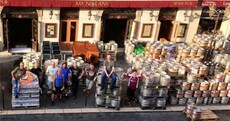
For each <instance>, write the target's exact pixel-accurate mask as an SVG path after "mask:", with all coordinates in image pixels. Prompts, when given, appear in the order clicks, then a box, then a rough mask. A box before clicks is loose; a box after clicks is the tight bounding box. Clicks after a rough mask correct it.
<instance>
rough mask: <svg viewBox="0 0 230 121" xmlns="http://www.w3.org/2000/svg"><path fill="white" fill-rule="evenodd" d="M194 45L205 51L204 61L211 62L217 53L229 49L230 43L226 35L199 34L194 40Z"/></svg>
mask: <svg viewBox="0 0 230 121" xmlns="http://www.w3.org/2000/svg"><path fill="white" fill-rule="evenodd" d="M193 43H194V44H196V45H198V46H199V47H202V48H203V49H204V50H205V55H204V60H210V59H212V57H213V55H214V54H215V53H219V52H220V51H224V50H227V49H228V48H229V46H228V45H229V41H228V40H227V39H226V38H225V37H224V35H219V34H215V35H213V34H211V35H208V34H197V35H195V36H194V38H193Z"/></svg>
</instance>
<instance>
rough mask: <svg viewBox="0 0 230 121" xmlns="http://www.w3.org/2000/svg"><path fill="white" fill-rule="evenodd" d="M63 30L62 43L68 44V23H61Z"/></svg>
mask: <svg viewBox="0 0 230 121" xmlns="http://www.w3.org/2000/svg"><path fill="white" fill-rule="evenodd" d="M61 26H62V27H61V28H62V30H61V41H62V42H66V28H67V22H64V21H63V22H62V23H61Z"/></svg>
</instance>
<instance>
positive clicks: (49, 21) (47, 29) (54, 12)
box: [41, 8, 60, 42]
mask: <svg viewBox="0 0 230 121" xmlns="http://www.w3.org/2000/svg"><path fill="white" fill-rule="evenodd" d="M42 11H43V12H42V14H43V15H42V19H41V23H42V25H41V35H42V36H41V41H51V42H58V40H59V26H60V8H44V9H43V10H42Z"/></svg>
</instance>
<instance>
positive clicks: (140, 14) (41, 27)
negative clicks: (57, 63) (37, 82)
mask: <svg viewBox="0 0 230 121" xmlns="http://www.w3.org/2000/svg"><path fill="white" fill-rule="evenodd" d="M212 5H215V6H216V7H217V8H220V9H223V10H225V13H224V14H225V16H226V17H227V18H230V15H229V13H228V12H230V11H227V10H228V9H227V8H228V7H229V5H230V0H189V1H187V0H164V1H162V0H0V6H1V7H0V11H1V19H0V50H3V49H5V50H6V49H7V50H9V51H10V50H12V49H13V48H17V47H26V48H32V50H33V51H39V50H40V48H41V43H42V42H43V41H52V42H59V43H60V45H61V49H62V50H65V51H70V50H71V47H72V44H73V42H74V41H91V42H96V41H104V42H108V41H110V40H114V41H116V42H117V43H118V46H119V47H120V48H123V47H124V42H125V41H127V40H132V39H136V40H138V41H157V40H160V39H162V38H164V39H166V40H168V41H173V42H191V40H192V38H193V36H194V35H195V34H196V33H197V29H198V28H199V23H200V22H201V20H202V14H203V11H204V8H209V7H210V6H212ZM218 25H219V26H218V28H217V29H218V30H221V31H222V32H223V34H224V35H226V37H227V36H228V35H229V34H230V20H229V19H226V20H222V21H220V23H219V24H218Z"/></svg>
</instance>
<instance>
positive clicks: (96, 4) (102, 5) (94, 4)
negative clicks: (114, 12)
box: [76, 1, 109, 7]
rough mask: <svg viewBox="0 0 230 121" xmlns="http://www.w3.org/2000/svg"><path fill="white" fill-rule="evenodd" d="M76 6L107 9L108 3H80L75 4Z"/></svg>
mask: <svg viewBox="0 0 230 121" xmlns="http://www.w3.org/2000/svg"><path fill="white" fill-rule="evenodd" d="M76 5H77V6H85V7H108V6H109V2H107V1H80V2H76Z"/></svg>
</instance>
